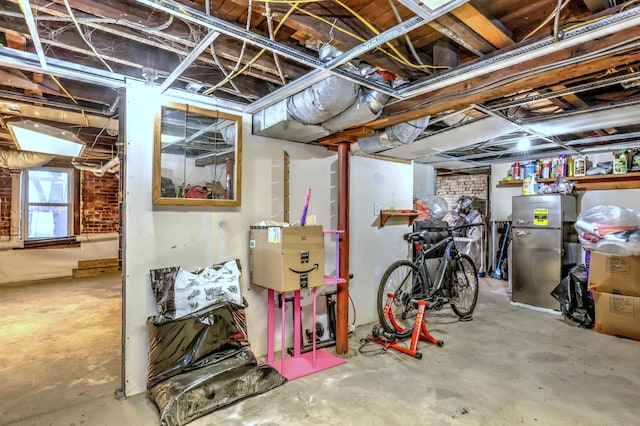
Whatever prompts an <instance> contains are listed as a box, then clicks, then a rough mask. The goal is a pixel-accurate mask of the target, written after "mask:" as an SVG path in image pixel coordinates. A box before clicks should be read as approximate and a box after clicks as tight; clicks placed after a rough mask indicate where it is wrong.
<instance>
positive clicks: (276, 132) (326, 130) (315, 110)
mask: <svg viewBox="0 0 640 426" xmlns="http://www.w3.org/2000/svg"><path fill="white" fill-rule="evenodd" d="M340 54H341V52H339V51H337V50H336V49H335V48H334V47H332V46H325V47H324V48H323V49H322V50H321V52H320V59H321V60H323V61H327V60H330V59H332V58H334V57H337V56H339V55H340ZM369 68H370V67H369ZM391 77H392V75H391V74H390V73H387V72H376V73H372V74H371V75H370V76H369V78H371V79H376V80H378V81H385V80H386V81H388V80H390V78H391ZM387 100H388V95H386V94H384V93H381V92H379V91H376V90H372V89H364V88H361V87H360V86H358V85H357V84H355V83H353V82H350V81H347V80H344V79H342V78H340V77H337V76H331V77H328V78H327V79H325V80H322V81H319V82H317V83H315V84H314V85H312V86H311V87H308V88H307V89H305V90H303V91H301V92H299V93H296V94H295V95H293V96H291V97H289V98H287V99H284V100H282V101H280V102H278V103H276V104H273V105H271V106H269V107H267V108H265V109H263V110H261V111H259V112H257V113H255V114H253V134H255V135H260V136H267V137H272V138H278V139H283V140H288V141H295V142H311V141H315V140H318V139H320V138H322V137H324V136H327V135H329V134H331V133H335V132H338V131H341V130H344V129H346V128H349V127H352V126H356V125H359V124H363V123H366V122H369V121H371V120H374V119H376V118H377V117H379V116H380V113H381V112H382V108H383V107H384V104H385V103H386V101H387Z"/></svg>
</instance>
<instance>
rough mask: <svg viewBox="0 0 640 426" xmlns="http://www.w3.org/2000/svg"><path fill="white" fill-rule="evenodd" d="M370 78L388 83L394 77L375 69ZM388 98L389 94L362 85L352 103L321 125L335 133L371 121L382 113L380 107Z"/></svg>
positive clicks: (382, 106) (381, 107)
mask: <svg viewBox="0 0 640 426" xmlns="http://www.w3.org/2000/svg"><path fill="white" fill-rule="evenodd" d="M370 78H371V80H378V81H381V82H387V84H389V83H390V82H391V81H392V80H393V79H394V75H393V74H391V73H389V72H386V71H376V72H375V73H373V74H372V75H371V77H370ZM388 100H389V95H387V94H386V93H383V92H380V91H378V90H372V89H367V88H364V87H363V88H361V89H360V92H359V93H358V97H357V99H356V101H355V103H354V104H353V105H351V106H350V107H349V108H347V109H346V110H344V111H343V112H341V113H340V114H339V115H337V116H335V117H333V118H331V119H329V120H327V121H325V122H324V123H322V127H324V128H325V129H327V130H328V131H329V132H330V133H336V132H339V131H342V130H344V129H346V128H348V127H352V126H357V125H360V124H364V123H368V122H369V121H373V120H375V119H376V118H378V117H379V116H380V114H382V109H383V108H384V105H385V104H386V103H387V101H388Z"/></svg>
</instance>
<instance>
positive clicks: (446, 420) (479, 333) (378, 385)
mask: <svg viewBox="0 0 640 426" xmlns="http://www.w3.org/2000/svg"><path fill="white" fill-rule="evenodd" d="M87 285H88V288H87V291H89V288H90V287H91V284H90V283H89V284H87ZM63 287H64V285H63ZM505 287H506V282H504V281H497V280H492V279H488V278H484V279H482V280H481V294H480V301H479V305H478V307H477V310H476V313H475V315H474V320H473V321H471V322H464V323H462V322H458V321H457V320H456V317H455V316H454V315H453V313H452V312H451V310H450V309H449V308H445V309H443V310H442V311H439V312H432V313H429V315H428V326H429V331H430V332H431V334H432V335H433V336H434V337H436V338H438V339H442V340H444V341H445V345H444V347H442V348H438V347H436V346H434V345H430V344H426V343H421V344H420V350H421V351H422V352H423V354H424V357H423V359H422V360H417V359H414V358H410V357H408V356H406V355H403V354H400V353H398V352H396V351H393V350H389V351H386V352H381V351H380V346H377V345H374V344H369V345H366V346H365V347H364V348H363V350H364V351H367V352H370V353H369V356H364V355H362V354H360V353H359V352H358V348H359V347H360V346H361V344H360V342H359V339H361V338H363V337H365V336H367V335H368V333H369V332H370V330H371V325H368V326H363V327H359V328H358V329H357V330H356V336H355V337H354V338H352V339H351V341H350V348H351V351H350V354H349V357H348V358H349V359H348V361H347V363H346V364H344V365H341V366H338V367H335V368H333V369H329V370H326V371H323V372H320V373H316V374H314V375H311V376H307V377H304V378H301V379H298V380H295V381H291V382H288V383H286V384H284V385H283V386H281V387H279V388H276V389H274V390H272V391H270V392H267V393H265V394H263V395H259V396H255V397H252V398H248V399H246V400H244V401H241V402H239V403H236V404H233V405H231V406H228V407H226V408H223V409H220V410H218V411H216V412H214V413H212V414H210V415H208V416H205V417H202V418H200V419H197V420H195V421H194V422H192V423H190V425H193V426H205V425H214V424H225V425H300V424H309V425H314V424H315V425H383V424H385V425H386V424H429V425H432V424H433V425H450V424H455V425H513V424H524V425H638V424H640V417H639V416H640V404H638V401H640V399H639V397H638V395H640V362H638V360H639V355H640V342H636V341H632V340H626V339H619V338H616V337H612V336H607V335H603V334H599V333H596V332H593V331H591V330H583V329H580V328H578V327H576V326H575V325H574V324H573V323H568V322H565V321H564V320H563V319H562V317H560V316H558V315H553V314H548V313H542V312H537V311H532V310H528V309H524V308H519V307H514V306H511V305H510V304H509V298H508V295H507V294H506V291H505ZM76 288H77V286H76ZM30 289H31V290H30V291H29V293H30V295H29V296H25V295H22V296H19V293H20V291H19V290H12V289H5V288H2V289H0V300H2V304H3V306H4V308H3V311H4V312H3V321H2V323H3V324H2V325H1V326H0V339H1V340H0V362H1V364H0V374H1V378H2V379H1V383H2V386H1V387H0V413H2V418H0V424H3V425H4V424H11V425H38V426H39V425H65V426H68V425H74V426H79V425H96V426H110V425H113V426H122V425H141V426H146V425H157V424H158V414H157V410H156V408H155V406H154V405H153V404H152V403H151V402H150V401H149V400H148V399H147V398H146V397H145V395H136V396H133V397H130V398H128V399H125V400H121V401H119V400H116V399H114V397H113V393H114V391H115V390H116V388H117V387H118V386H119V376H118V375H119V371H120V365H119V353H118V351H119V347H120V346H119V345H120V340H119V339H120V338H119V332H120V329H119V325H117V327H116V324H114V323H112V322H111V323H110V325H109V326H106V322H108V320H109V319H111V318H112V317H116V318H118V319H119V311H118V309H119V300H117V299H115V298H114V297H113V291H112V290H101V291H100V292H99V293H101V294H102V296H104V298H105V299H106V300H102V301H101V300H99V299H100V295H98V294H96V296H97V297H94V296H93V295H91V296H87V297H82V298H81V299H80V300H81V301H82V303H80V302H79V301H76V302H70V303H69V304H68V305H66V304H65V300H67V299H68V300H72V299H73V298H74V296H73V293H75V294H78V293H77V292H76V291H74V290H72V289H71V288H68V289H67V290H65V291H63V292H61V296H62V298H61V299H60V300H57V301H56V302H55V303H52V302H53V300H52V298H51V296H50V295H49V294H48V293H46V292H45V291H44V290H46V288H45V289H44V290H42V291H41V289H39V288H30ZM23 293H24V292H23ZM89 293H90V291H89ZM88 299H91V300H88ZM7 301H9V305H8V309H9V310H8V311H7ZM45 306H47V307H46V308H45ZM115 306H118V309H116V308H115ZM72 307H73V309H74V310H72V309H71V308H72ZM82 308H87V309H90V310H91V309H97V310H98V311H101V312H99V313H98V312H96V313H94V314H93V315H96V316H95V317H92V318H88V320H87V321H84V320H82V321H81V320H79V319H78V318H77V312H78V311H77V310H78V309H82ZM103 308H104V311H102V309H103ZM21 311H24V312H21ZM7 312H8V313H7ZM24 313H27V314H29V313H37V321H35V322H34V324H33V325H26V324H24V323H23V322H21V320H20V315H22V314H24ZM7 319H8V320H7ZM7 324H8V326H7ZM94 326H95V327H100V326H106V327H107V328H108V327H113V329H111V330H107V329H105V328H103V329H102V330H100V329H98V328H93V327H94ZM15 330H17V331H18V332H19V333H22V332H24V333H29V335H30V337H28V338H27V339H26V341H27V342H28V344H29V346H31V347H33V349H30V348H29V349H27V348H25V345H24V344H21V343H16V344H14V343H12V339H18V338H17V337H16V336H15V334H14V335H13V337H11V336H9V337H7V333H13V332H15ZM92 332H95V333H96V334H95V336H98V335H100V334H102V336H101V338H100V341H98V340H96V339H95V338H92V334H93V333H92ZM20 339H22V340H23V342H24V341H25V339H24V338H20ZM20 339H18V340H20ZM107 340H108V341H107ZM40 345H46V346H43V347H42V348H38V346H40ZM375 353H378V354H375ZM74 354H75V355H74Z"/></svg>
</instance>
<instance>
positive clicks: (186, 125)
mask: <svg viewBox="0 0 640 426" xmlns="http://www.w3.org/2000/svg"><path fill="white" fill-rule="evenodd" d="M241 141H242V137H241V117H239V116H235V115H230V114H226V113H223V112H220V111H210V110H205V109H203V108H198V107H194V106H189V105H183V104H175V103H171V104H167V105H163V106H162V107H161V111H160V114H159V116H158V118H157V119H156V128H155V152H154V155H155V157H154V184H153V185H154V187H153V202H154V204H161V205H179V206H183V205H194V206H207V205H218V206H239V205H240V156H241V147H242V142H241Z"/></svg>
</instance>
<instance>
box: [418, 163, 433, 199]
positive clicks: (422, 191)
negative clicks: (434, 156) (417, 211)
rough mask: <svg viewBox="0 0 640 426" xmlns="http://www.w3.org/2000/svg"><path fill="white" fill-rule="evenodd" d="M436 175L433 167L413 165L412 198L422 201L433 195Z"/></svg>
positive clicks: (419, 164)
mask: <svg viewBox="0 0 640 426" xmlns="http://www.w3.org/2000/svg"><path fill="white" fill-rule="evenodd" d="M436 179H437V173H436V168H435V167H434V166H430V165H428V164H421V163H413V196H414V197H416V198H421V199H424V198H426V196H427V195H435V193H436V187H437V182H436Z"/></svg>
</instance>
